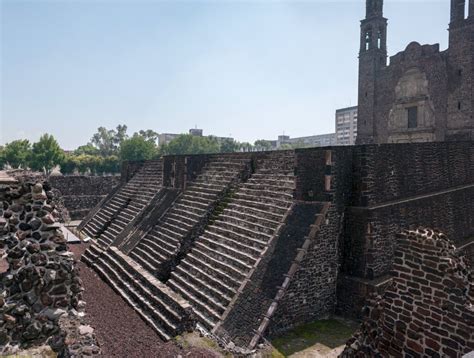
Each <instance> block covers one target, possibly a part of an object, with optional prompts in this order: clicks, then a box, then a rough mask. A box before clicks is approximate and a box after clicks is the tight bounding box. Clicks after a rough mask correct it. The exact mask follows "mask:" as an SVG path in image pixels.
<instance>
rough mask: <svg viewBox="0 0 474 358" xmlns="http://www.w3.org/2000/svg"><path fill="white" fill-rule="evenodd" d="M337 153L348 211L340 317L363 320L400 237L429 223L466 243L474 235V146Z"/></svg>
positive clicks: (339, 191)
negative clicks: (367, 302)
mask: <svg viewBox="0 0 474 358" xmlns="http://www.w3.org/2000/svg"><path fill="white" fill-rule="evenodd" d="M341 150H345V151H346V152H341ZM332 151H333V154H332V156H333V157H334V158H338V159H337V160H334V165H333V169H332V176H331V181H332V187H333V191H334V202H335V203H336V204H337V205H343V206H344V209H343V211H344V224H343V225H342V226H341V237H342V239H341V240H340V264H341V274H340V275H339V281H340V282H339V284H338V286H339V287H340V289H339V290H338V292H339V293H340V294H338V296H339V297H338V306H337V311H338V313H339V314H343V315H346V314H347V315H351V316H354V315H356V316H357V315H358V314H356V313H358V312H360V309H361V308H362V305H363V300H364V297H366V296H367V293H370V292H381V290H383V287H384V283H385V281H386V280H387V276H388V274H389V272H390V269H391V265H392V262H393V252H394V242H395V236H396V234H397V233H399V232H400V231H402V230H405V229H414V228H416V227H418V226H420V225H422V226H426V227H435V228H438V229H440V230H442V231H443V232H446V233H447V234H448V235H450V237H451V238H452V240H453V241H454V242H455V243H456V244H459V245H461V244H464V243H465V242H466V240H468V239H472V238H473V237H474V219H473V216H472V213H473V212H474V207H473V205H474V204H473V203H474V200H472V198H474V142H472V141H470V142H444V143H419V144H397V145H387V144H385V145H369V146H355V147H352V148H351V149H339V148H333V149H332ZM348 156H350V157H351V158H352V159H351V160H349V158H348ZM341 161H342V164H341ZM349 168H350V173H348V170H349ZM348 296H350V297H354V299H351V300H348V299H347V297H348Z"/></svg>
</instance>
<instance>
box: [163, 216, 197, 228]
mask: <svg viewBox="0 0 474 358" xmlns="http://www.w3.org/2000/svg"><path fill="white" fill-rule="evenodd" d="M163 222H169V223H171V224H173V225H177V226H182V227H183V228H184V229H186V230H187V231H191V230H192V228H193V227H194V225H195V224H196V222H195V221H194V220H190V219H189V218H185V217H183V216H176V215H175V214H173V213H168V214H167V215H166V217H165V218H164V220H163Z"/></svg>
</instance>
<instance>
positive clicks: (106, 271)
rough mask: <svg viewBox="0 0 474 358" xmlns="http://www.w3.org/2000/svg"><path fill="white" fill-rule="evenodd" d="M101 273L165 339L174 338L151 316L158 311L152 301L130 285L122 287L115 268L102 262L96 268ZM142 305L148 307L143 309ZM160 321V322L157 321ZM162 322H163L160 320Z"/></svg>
mask: <svg viewBox="0 0 474 358" xmlns="http://www.w3.org/2000/svg"><path fill="white" fill-rule="evenodd" d="M94 269H95V270H96V271H97V272H98V273H99V275H100V276H101V277H102V279H103V280H104V281H106V282H107V283H108V284H109V285H110V286H111V287H112V288H113V289H114V290H115V291H116V292H118V293H119V294H120V296H122V298H123V299H124V300H125V301H126V302H127V303H128V304H129V305H130V306H131V307H132V308H133V309H134V310H135V311H136V312H137V313H138V314H139V315H140V317H141V318H142V319H143V320H144V321H145V322H146V323H148V324H149V325H150V326H151V327H152V328H153V330H154V331H155V332H156V333H158V335H159V336H160V337H161V338H162V339H163V340H165V341H169V340H170V339H171V338H172V335H169V334H168V333H167V331H166V329H165V328H164V327H162V326H161V325H160V324H159V323H158V322H160V321H159V318H158V317H157V318H158V320H155V319H153V318H154V317H153V318H152V317H150V316H151V315H152V314H151V312H156V314H157V313H158V312H157V311H154V310H153V307H152V306H151V304H150V302H149V301H147V300H145V299H143V298H142V297H141V296H139V295H138V294H137V293H136V292H134V291H133V290H132V289H131V288H130V287H127V286H125V287H126V289H124V288H122V287H124V286H123V285H120V284H119V282H120V277H119V276H118V275H117V274H116V273H115V272H114V270H113V269H111V268H110V266H109V265H107V264H105V263H104V264H102V265H101V266H98V267H95V268H94ZM137 300H139V301H140V303H141V305H140V306H139V305H138V304H137V303H136V301H137ZM142 306H145V307H146V308H145V309H143V308H142ZM157 321H158V322H157ZM160 323H161V322H160Z"/></svg>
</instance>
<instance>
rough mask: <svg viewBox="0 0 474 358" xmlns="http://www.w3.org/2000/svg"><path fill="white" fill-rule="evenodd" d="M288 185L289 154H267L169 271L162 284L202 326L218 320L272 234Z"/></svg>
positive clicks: (289, 199)
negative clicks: (223, 208)
mask: <svg viewBox="0 0 474 358" xmlns="http://www.w3.org/2000/svg"><path fill="white" fill-rule="evenodd" d="M294 188H295V176H294V153H293V152H285V153H281V152H280V153H270V154H267V156H266V158H263V159H261V160H260V161H259V162H257V169H256V172H255V173H254V174H253V175H252V177H251V178H250V179H249V180H248V181H247V182H246V183H244V184H242V185H241V186H240V187H239V189H238V190H237V191H236V192H235V194H234V196H233V199H232V200H231V201H230V203H229V205H228V206H227V207H226V208H225V210H224V211H223V212H222V214H221V215H219V217H218V219H217V220H215V221H214V223H213V224H212V225H210V226H208V228H207V229H206V230H205V232H204V233H203V234H202V235H201V236H199V237H198V238H197V239H196V241H195V245H194V247H193V248H192V249H191V251H190V252H189V253H188V254H187V256H186V257H185V258H184V259H183V260H182V261H181V262H180V264H179V265H178V266H177V267H176V269H175V270H174V271H173V272H172V274H171V278H170V279H169V280H168V281H167V283H166V284H167V286H169V287H170V288H172V289H173V291H175V292H176V293H178V294H180V295H181V296H182V297H183V298H185V299H186V300H187V301H188V302H189V303H190V304H191V306H192V307H193V309H194V312H195V314H196V318H197V320H198V322H199V323H200V324H201V325H202V326H204V327H205V328H207V329H208V330H212V329H213V328H214V327H215V326H216V324H217V323H218V322H219V321H220V320H221V319H222V317H223V315H224V314H225V312H226V310H227V309H228V308H229V305H230V303H231V302H232V301H233V300H234V299H235V298H236V297H237V296H238V294H239V289H240V288H241V287H242V285H243V284H244V283H245V280H246V279H247V277H248V276H249V275H250V274H251V272H252V271H253V270H254V269H255V267H256V265H258V263H259V259H260V258H261V257H262V256H263V255H264V254H265V251H266V248H267V246H268V244H269V242H270V241H271V240H272V239H273V238H274V237H275V236H276V235H278V232H279V229H280V227H281V226H282V224H283V222H284V220H285V217H286V215H287V213H288V212H289V210H290V208H291V207H292V204H293V192H294Z"/></svg>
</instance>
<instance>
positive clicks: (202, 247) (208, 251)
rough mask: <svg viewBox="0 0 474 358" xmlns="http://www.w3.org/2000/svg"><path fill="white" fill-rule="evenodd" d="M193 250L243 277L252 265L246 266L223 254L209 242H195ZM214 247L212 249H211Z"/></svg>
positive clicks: (238, 260)
mask: <svg viewBox="0 0 474 358" xmlns="http://www.w3.org/2000/svg"><path fill="white" fill-rule="evenodd" d="M195 244H196V246H195V248H194V249H195V250H199V251H200V252H201V253H202V254H205V255H206V256H207V257H208V258H209V257H211V258H213V259H214V260H215V261H218V262H219V263H220V264H224V263H225V264H226V265H227V266H228V267H229V268H232V269H234V270H235V271H238V272H239V273H240V274H241V275H242V276H245V273H246V272H247V271H249V270H250V269H252V265H250V264H248V263H247V262H245V261H242V260H240V259H239V258H237V257H235V256H232V255H229V254H228V253H225V252H224V251H223V250H222V249H221V247H219V246H218V245H212V244H209V241H207V242H206V241H202V240H197V241H196V243H195ZM211 246H214V247H211Z"/></svg>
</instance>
